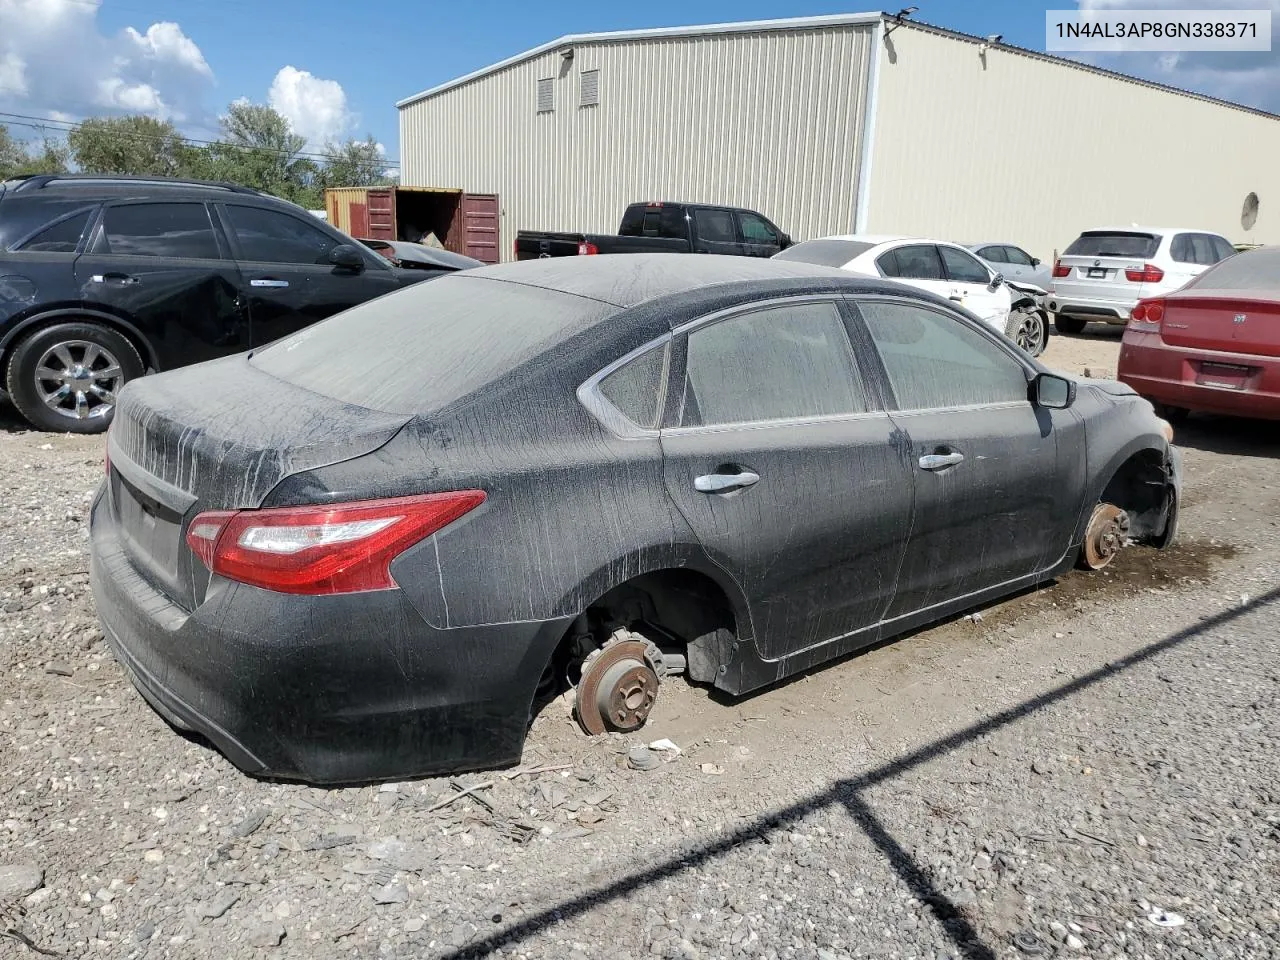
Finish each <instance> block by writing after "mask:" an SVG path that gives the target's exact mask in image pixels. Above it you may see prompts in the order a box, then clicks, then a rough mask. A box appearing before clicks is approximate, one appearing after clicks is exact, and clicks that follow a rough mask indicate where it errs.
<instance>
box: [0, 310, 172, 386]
mask: <svg viewBox="0 0 1280 960" xmlns="http://www.w3.org/2000/svg"><path fill="white" fill-rule="evenodd" d="M60 323H96V324H98V325H99V326H103V327H109V328H110V329H112V330H114V331H115V332H116V333H118V334H120V336H122V337H124V338H125V339H126V340H128V341H129V343H131V344H132V345H133V349H135V350H137V351H138V356H140V357H141V358H142V362H143V364H144V366H145V368H146V369H148V370H159V369H160V365H159V364H158V363H157V362H156V355H155V351H154V350H152V349H151V344H150V343H148V342H147V339H146V337H144V336H142V335H141V334H140V333H139V332H138V331H137V330H135V329H134V328H133V327H132V326H130V325H129V324H127V323H124V322H123V321H121V320H120V319H119V318H117V317H113V316H111V315H110V314H106V313H96V312H92V311H84V310H67V311H65V312H63V313H56V314H53V315H47V314H46V315H45V316H42V317H40V318H39V319H37V320H34V321H31V322H29V323H28V324H27V325H26V326H25V327H20V328H19V329H18V330H17V332H16V333H15V334H14V335H13V338H12V339H11V340H10V341H9V342H8V343H6V344H5V345H4V347H3V349H0V373H2V372H3V371H4V370H5V369H7V367H8V363H9V355H10V354H11V353H13V350H14V348H15V347H16V346H17V345H18V344H19V343H21V342H22V341H23V340H26V339H27V338H28V337H32V336H35V335H36V334H37V333H39V332H40V331H41V330H45V329H48V328H49V327H53V326H57V325H58V324H60ZM2 386H3V384H0V387H2Z"/></svg>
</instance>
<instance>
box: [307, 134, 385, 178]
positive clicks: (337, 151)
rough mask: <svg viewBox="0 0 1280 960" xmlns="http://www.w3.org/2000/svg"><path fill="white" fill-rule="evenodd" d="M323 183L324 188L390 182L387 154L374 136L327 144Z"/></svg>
mask: <svg viewBox="0 0 1280 960" xmlns="http://www.w3.org/2000/svg"><path fill="white" fill-rule="evenodd" d="M324 153H325V165H324V168H323V169H322V170H321V171H320V182H321V184H322V185H323V186H325V187H368V186H377V185H380V184H386V183H390V182H391V179H390V178H389V177H388V176H387V160H386V157H384V156H383V155H382V153H381V152H380V151H379V150H378V141H376V140H374V139H373V137H372V135H371V136H369V137H366V138H365V139H364V140H347V141H346V142H345V143H332V142H331V143H326V144H325V147H324Z"/></svg>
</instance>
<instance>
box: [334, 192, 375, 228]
mask: <svg viewBox="0 0 1280 960" xmlns="http://www.w3.org/2000/svg"><path fill="white" fill-rule="evenodd" d="M368 192H369V191H368V189H367V188H365V187H330V188H329V189H328V190H326V191H325V192H324V209H325V213H327V214H328V215H329V223H330V224H332V225H333V226H335V227H337V228H338V229H339V230H341V231H342V232H343V233H346V234H349V235H350V236H353V237H360V236H361V233H360V226H359V224H355V223H352V222H351V218H352V213H353V210H354V208H356V207H358V206H363V205H365V204H367V203H368V200H367V198H366V194H367V193H368ZM366 229H367V227H366Z"/></svg>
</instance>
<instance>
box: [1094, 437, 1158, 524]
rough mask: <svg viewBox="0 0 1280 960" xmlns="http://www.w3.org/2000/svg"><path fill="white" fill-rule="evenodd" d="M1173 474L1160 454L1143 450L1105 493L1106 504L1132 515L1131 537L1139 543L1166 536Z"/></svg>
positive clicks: (1103, 495) (1112, 481)
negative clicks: (1166, 519)
mask: <svg viewBox="0 0 1280 960" xmlns="http://www.w3.org/2000/svg"><path fill="white" fill-rule="evenodd" d="M1168 488H1169V474H1168V470H1167V468H1166V467H1165V458H1164V455H1163V454H1162V453H1161V452H1160V451H1158V450H1151V449H1147V450H1140V451H1138V452H1137V453H1135V454H1134V455H1133V456H1131V457H1130V458H1129V459H1128V460H1126V461H1125V462H1124V463H1123V464H1122V465H1121V467H1120V469H1119V470H1117V471H1116V472H1115V475H1114V476H1113V477H1112V478H1111V480H1110V482H1109V483H1108V484H1107V487H1106V489H1105V490H1103V491H1102V497H1101V501H1100V502H1102V503H1112V504H1115V505H1116V506H1117V507H1120V508H1121V509H1122V510H1124V511H1125V512H1126V513H1128V514H1129V535H1130V536H1131V537H1133V539H1135V540H1145V539H1150V538H1152V537H1158V536H1159V535H1160V534H1161V533H1162V532H1163V526H1164V519H1165V510H1166V507H1167V506H1168Z"/></svg>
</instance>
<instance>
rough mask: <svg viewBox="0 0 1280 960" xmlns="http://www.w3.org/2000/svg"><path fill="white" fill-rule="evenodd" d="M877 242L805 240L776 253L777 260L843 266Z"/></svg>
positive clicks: (821, 265) (823, 265)
mask: <svg viewBox="0 0 1280 960" xmlns="http://www.w3.org/2000/svg"><path fill="white" fill-rule="evenodd" d="M873 246H875V244H872V243H863V242H862V241H861V240H805V241H803V242H802V243H797V244H795V245H794V246H790V247H787V249H785V250H783V251H782V252H781V253H777V254H774V256H773V259H775V260H798V261H800V262H801V263H816V264H817V265H818V266H820V267H843V266H844V265H845V264H846V263H848V262H849V261H850V260H855V259H857V258H858V257H860V256H862V255H863V254H864V253H866V252H867V251H868V250H870V249H871V248H872V247H873Z"/></svg>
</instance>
